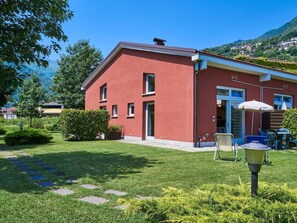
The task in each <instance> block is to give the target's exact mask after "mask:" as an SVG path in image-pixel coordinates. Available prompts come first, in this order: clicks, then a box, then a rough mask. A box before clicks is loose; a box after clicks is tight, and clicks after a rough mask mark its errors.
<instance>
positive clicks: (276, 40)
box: [205, 17, 297, 62]
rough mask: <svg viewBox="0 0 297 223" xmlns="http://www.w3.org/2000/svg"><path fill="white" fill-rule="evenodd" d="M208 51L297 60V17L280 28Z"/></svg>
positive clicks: (208, 49) (233, 55)
mask: <svg viewBox="0 0 297 223" xmlns="http://www.w3.org/2000/svg"><path fill="white" fill-rule="evenodd" d="M205 50H206V51H209V52H212V53H215V54H220V55H223V56H227V57H231V58H233V57H235V56H237V55H240V54H241V55H247V56H249V57H264V58H268V59H273V60H285V61H292V62H296V61H297V17H295V18H294V19H292V20H291V21H290V22H288V23H286V24H285V25H283V26H281V27H280V28H278V29H273V30H270V31H268V32H266V33H264V34H263V35H261V36H259V37H257V38H255V39H250V40H238V41H235V42H233V43H229V44H224V45H222V46H218V47H213V48H207V49H205Z"/></svg>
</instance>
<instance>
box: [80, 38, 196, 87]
mask: <svg viewBox="0 0 297 223" xmlns="http://www.w3.org/2000/svg"><path fill="white" fill-rule="evenodd" d="M122 49H130V50H139V51H145V52H152V53H161V54H168V55H174V56H182V57H189V58H191V57H192V56H193V55H194V54H195V53H197V52H198V51H197V50H195V49H191V48H181V47H171V46H161V45H151V44H140V43H130V42H119V44H118V45H116V47H115V48H114V49H113V50H112V51H111V53H110V54H109V55H108V56H107V57H106V58H105V59H104V60H103V61H102V62H101V63H100V64H99V65H98V66H97V68H96V69H95V70H94V71H93V72H92V73H91V74H90V75H89V77H88V78H87V79H86V80H85V81H84V82H83V84H82V87H81V89H82V90H84V89H85V88H86V87H87V86H88V85H89V84H90V83H91V82H92V81H93V80H94V79H95V78H96V76H97V75H98V74H99V73H100V71H102V70H103V69H104V68H105V67H106V66H107V65H108V64H109V62H110V61H111V60H112V59H113V58H114V57H115V56H116V55H117V54H118V53H119V52H120V50H122Z"/></svg>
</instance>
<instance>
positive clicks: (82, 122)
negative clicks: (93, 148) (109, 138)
mask: <svg viewBox="0 0 297 223" xmlns="http://www.w3.org/2000/svg"><path fill="white" fill-rule="evenodd" d="M60 117H61V119H60V125H61V132H62V135H63V137H65V138H67V139H69V140H94V139H95V138H96V136H97V135H98V133H105V134H106V133H107V131H108V121H109V117H110V116H109V113H108V111H106V110H96V111H94V110H90V111H83V110H73V109H69V110H63V111H62V113H61V116H60Z"/></svg>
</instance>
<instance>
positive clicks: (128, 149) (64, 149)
mask: <svg viewBox="0 0 297 223" xmlns="http://www.w3.org/2000/svg"><path fill="white" fill-rule="evenodd" d="M2 138H3V137H2ZM2 138H0V146H2V147H4V142H3V140H2ZM6 148H7V149H8V150H11V148H9V147H6ZM18 149H19V150H11V151H23V152H26V153H28V154H31V155H33V156H34V157H36V158H40V159H41V160H42V161H44V162H45V163H47V164H49V165H52V166H54V167H55V168H56V169H58V170H60V171H63V172H64V173H65V174H66V175H67V176H69V177H72V178H74V179H77V180H78V181H79V182H78V183H75V184H73V185H69V184H66V183H65V181H63V180H61V179H60V178H57V177H54V175H53V174H51V173H46V172H44V171H43V172H42V173H43V174H44V175H46V176H47V177H48V178H49V179H52V180H56V182H58V185H59V187H67V188H69V189H73V190H75V191H76V193H75V194H72V195H67V196H60V195H56V194H54V193H52V192H51V191H50V190H48V189H41V188H39V187H38V186H36V185H35V184H34V182H33V181H32V180H29V178H28V177H27V176H26V175H25V174H23V173H21V172H20V171H19V170H18V169H17V168H16V167H15V166H13V165H12V164H11V163H10V162H9V161H8V160H7V159H6V158H4V157H1V156H0V207H1V208H0V222H133V223H134V222H144V218H143V217H142V216H129V217H127V216H125V215H124V213H123V211H121V210H117V209H113V208H112V207H113V206H115V205H116V200H117V198H118V197H117V196H115V195H107V194H104V191H105V190H108V189H114V190H120V191H125V192H127V193H128V195H126V196H125V197H127V198H130V197H135V196H137V195H142V196H159V195H161V194H162V188H164V187H168V186H172V187H177V188H182V189H185V190H192V189H194V188H195V187H199V186H200V185H202V184H207V183H224V184H230V185H234V184H237V183H238V180H239V178H241V179H242V181H243V182H249V181H250V172H249V171H248V167H247V164H242V163H241V162H237V163H234V162H226V161H213V160H212V159H213V152H203V153H187V152H181V151H175V150H169V149H161V148H154V147H147V146H141V145H132V144H125V143H120V142H114V141H88V142H67V141H64V140H62V139H61V137H60V134H58V133H55V134H54V141H53V142H52V143H50V144H47V145H38V146H20V147H18ZM240 156H242V153H241V151H240ZM269 159H270V160H271V161H272V165H271V166H263V167H262V170H261V172H260V173H259V180H260V181H266V182H268V183H275V184H284V183H287V184H288V185H289V187H297V178H296V160H297V151H296V150H288V151H271V152H270V153H269ZM36 167H37V166H36ZM39 170H40V171H42V170H41V169H39ZM82 183H91V184H95V185H97V186H98V188H96V189H94V190H87V189H84V188H81V187H80V186H79V184H82ZM90 195H95V196H100V197H104V198H107V199H109V200H110V202H108V203H106V204H104V205H99V206H97V205H93V204H88V203H85V202H82V201H77V200H76V199H77V198H80V197H83V196H90Z"/></svg>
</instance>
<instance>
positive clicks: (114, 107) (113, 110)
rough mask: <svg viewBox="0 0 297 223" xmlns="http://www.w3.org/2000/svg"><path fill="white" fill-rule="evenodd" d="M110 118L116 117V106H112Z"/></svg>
mask: <svg viewBox="0 0 297 223" xmlns="http://www.w3.org/2000/svg"><path fill="white" fill-rule="evenodd" d="M112 117H118V106H117V105H113V106H112Z"/></svg>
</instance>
